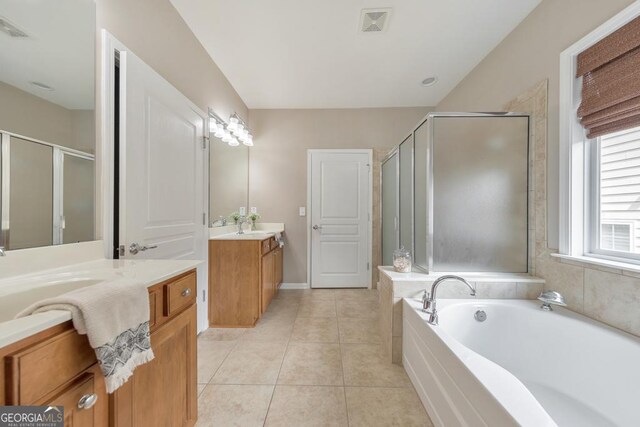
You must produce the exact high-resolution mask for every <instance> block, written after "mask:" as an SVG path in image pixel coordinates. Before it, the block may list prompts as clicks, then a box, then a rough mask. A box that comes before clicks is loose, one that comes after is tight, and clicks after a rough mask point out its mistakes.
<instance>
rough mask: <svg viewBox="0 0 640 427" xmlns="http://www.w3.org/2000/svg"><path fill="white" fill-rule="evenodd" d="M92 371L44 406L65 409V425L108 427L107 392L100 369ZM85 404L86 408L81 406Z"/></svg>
mask: <svg viewBox="0 0 640 427" xmlns="http://www.w3.org/2000/svg"><path fill="white" fill-rule="evenodd" d="M95 367H96V369H90V370H88V371H87V372H86V373H84V374H82V375H81V376H80V377H79V378H78V379H77V380H76V381H74V382H73V383H71V384H70V385H69V386H68V387H66V388H65V389H64V390H63V391H62V392H61V393H60V394H58V395H57V396H56V397H54V398H52V399H50V400H47V401H46V402H44V403H42V405H44V406H62V407H64V425H65V426H73V427H106V426H107V425H108V423H109V412H108V410H107V402H108V397H107V390H106V388H105V385H104V380H103V379H102V373H100V369H99V368H97V365H96V366H95ZM80 403H84V407H80V406H79V404H80Z"/></svg>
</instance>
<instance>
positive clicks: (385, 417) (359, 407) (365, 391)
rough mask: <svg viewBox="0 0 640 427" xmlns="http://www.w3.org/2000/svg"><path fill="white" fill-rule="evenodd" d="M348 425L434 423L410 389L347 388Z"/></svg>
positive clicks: (408, 426) (369, 426) (425, 425)
mask: <svg viewBox="0 0 640 427" xmlns="http://www.w3.org/2000/svg"><path fill="white" fill-rule="evenodd" d="M345 391H346V395H347V412H348V414H349V426H351V427H360V426H362V427H371V426H402V427H410V426H416V427H418V426H422V427H431V426H432V425H433V424H432V423H431V420H430V419H429V416H428V415H427V413H426V412H425V410H424V407H423V406H422V403H421V402H420V399H419V398H418V395H417V394H416V392H415V391H414V390H413V388H374V387H346V388H345Z"/></svg>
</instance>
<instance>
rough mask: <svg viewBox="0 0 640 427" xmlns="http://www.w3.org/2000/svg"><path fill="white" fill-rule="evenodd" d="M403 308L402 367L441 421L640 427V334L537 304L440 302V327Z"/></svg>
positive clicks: (408, 303)
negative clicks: (481, 319) (478, 314)
mask: <svg viewBox="0 0 640 427" xmlns="http://www.w3.org/2000/svg"><path fill="white" fill-rule="evenodd" d="M403 304H404V305H403V349H402V352H403V356H402V357H403V363H404V367H405V369H406V371H407V373H408V375H409V377H410V378H411V381H412V383H413V384H414V386H415V387H416V390H417V391H418V394H419V395H420V399H421V400H422V403H423V404H424V406H425V408H426V409H427V412H428V413H429V415H430V416H431V419H432V421H433V423H434V424H435V425H437V426H446V427H452V426H472V427H475V426H492V427H493V426H510V425H523V426H534V427H541V426H555V425H558V426H561V427H564V426H579V427H587V426H598V427H605V426H640V339H638V338H636V337H633V336H631V335H628V334H625V333H624V332H621V331H619V330H617V329H614V328H611V327H608V326H606V325H604V324H602V323H599V322H596V321H594V320H591V319H589V318H587V317H584V316H581V315H579V314H576V313H573V312H571V311H569V310H566V309H563V308H554V311H552V312H547V311H543V310H541V309H540V304H539V302H537V301H527V300H439V301H438V313H439V317H440V318H439V323H440V324H439V325H438V326H432V325H429V324H428V323H427V322H426V317H427V316H426V315H425V314H424V313H423V312H422V311H421V307H422V305H421V303H420V302H419V301H415V300H409V299H405V300H404V302H403ZM479 310H482V311H484V312H485V313H486V320H485V321H484V322H479V321H477V320H475V318H474V314H475V313H476V312H477V311H479Z"/></svg>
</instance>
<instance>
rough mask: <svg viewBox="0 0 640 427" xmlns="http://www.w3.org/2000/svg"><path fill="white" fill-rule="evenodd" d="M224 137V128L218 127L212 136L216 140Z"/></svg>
mask: <svg viewBox="0 0 640 427" xmlns="http://www.w3.org/2000/svg"><path fill="white" fill-rule="evenodd" d="M224 135H225V133H224V128H223V127H219V128H218V129H217V130H216V133H214V134H213V136H215V137H216V138H223V137H224Z"/></svg>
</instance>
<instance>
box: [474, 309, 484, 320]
mask: <svg viewBox="0 0 640 427" xmlns="http://www.w3.org/2000/svg"><path fill="white" fill-rule="evenodd" d="M473 317H474V318H475V319H476V320H477V321H478V322H484V321H485V320H487V313H485V312H484V310H478V311H476V314H474V315H473Z"/></svg>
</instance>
